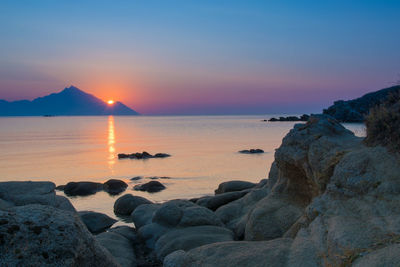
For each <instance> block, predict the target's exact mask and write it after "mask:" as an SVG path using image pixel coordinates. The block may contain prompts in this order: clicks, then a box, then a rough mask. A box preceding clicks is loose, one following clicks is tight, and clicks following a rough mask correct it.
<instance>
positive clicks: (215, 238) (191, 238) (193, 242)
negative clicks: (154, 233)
mask: <svg viewBox="0 0 400 267" xmlns="http://www.w3.org/2000/svg"><path fill="white" fill-rule="evenodd" d="M224 241H233V233H232V231H230V230H228V229H226V228H223V227H217V226H194V227H187V228H183V229H176V230H172V231H170V232H168V233H166V234H165V235H163V236H162V237H160V238H159V239H158V241H157V243H156V245H155V251H156V253H157V257H158V258H159V259H160V260H163V259H164V257H165V256H167V255H168V254H170V253H172V252H174V251H176V250H184V251H188V250H191V249H193V248H196V247H200V246H203V245H206V244H211V243H217V242H224Z"/></svg>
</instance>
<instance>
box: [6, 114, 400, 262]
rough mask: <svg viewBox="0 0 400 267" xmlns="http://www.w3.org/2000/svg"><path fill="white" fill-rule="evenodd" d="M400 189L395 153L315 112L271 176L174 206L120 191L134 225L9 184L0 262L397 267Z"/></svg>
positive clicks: (120, 205) (36, 187)
mask: <svg viewBox="0 0 400 267" xmlns="http://www.w3.org/2000/svg"><path fill="white" fill-rule="evenodd" d="M113 183H115V181H113ZM122 186H123V185H122ZM98 188H99V185H94V189H93V190H98ZM102 188H105V187H104V186H103V187H102ZM106 188H112V186H111V183H109V187H106ZM64 190H65V188H64ZM399 193H400V160H399V157H398V155H397V154H394V153H390V152H388V151H387V149H386V148H384V147H381V146H375V147H367V146H365V145H364V143H363V138H360V137H356V136H354V134H353V133H352V132H350V131H349V130H347V129H345V128H344V127H343V126H342V125H341V124H340V123H339V122H338V121H337V120H335V119H334V118H333V117H330V116H328V115H312V116H311V117H310V118H309V120H308V121H307V122H306V123H299V124H296V125H295V126H294V128H293V129H292V130H291V131H290V132H289V133H288V134H287V135H286V136H285V137H284V139H283V141H282V144H281V146H280V147H279V148H278V149H277V150H276V152H275V161H274V162H273V163H272V166H271V169H270V173H269V177H268V179H264V180H261V181H260V182H259V183H256V184H255V183H250V182H246V181H228V182H225V183H222V184H220V185H219V187H218V188H217V189H216V190H215V195H213V196H205V197H201V198H197V199H189V200H184V199H177V200H171V201H167V202H164V203H153V202H152V201H150V200H147V199H145V198H143V197H138V196H134V195H131V194H125V195H122V196H121V197H119V198H118V199H117V200H116V202H115V205H114V212H115V213H116V214H119V215H123V216H128V217H129V218H130V220H131V221H132V223H131V224H130V226H118V227H112V225H113V223H114V222H115V221H113V219H112V218H109V217H108V218H107V216H106V217H105V216H104V214H96V213H93V212H77V211H76V210H75V209H74V207H73V206H72V205H71V203H70V202H69V200H68V199H67V198H65V197H62V196H58V195H56V193H55V185H54V184H53V183H52V182H2V183H0V251H1V252H2V253H1V255H0V266H167V267H186V266H224V267H225V266H399V265H400V259H399V257H398V255H399V253H400V194H399ZM110 227H111V228H110Z"/></svg>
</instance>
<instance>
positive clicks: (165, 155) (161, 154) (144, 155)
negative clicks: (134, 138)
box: [118, 151, 171, 159]
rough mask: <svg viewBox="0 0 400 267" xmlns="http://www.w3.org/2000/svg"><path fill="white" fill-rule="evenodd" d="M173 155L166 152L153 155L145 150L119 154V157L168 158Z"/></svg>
mask: <svg viewBox="0 0 400 267" xmlns="http://www.w3.org/2000/svg"><path fill="white" fill-rule="evenodd" d="M170 156H171V155H169V154H166V153H157V154H155V155H152V154H150V153H148V152H146V151H143V152H142V153H139V152H136V153H132V154H123V153H121V154H118V159H127V158H129V159H151V158H166V157H170Z"/></svg>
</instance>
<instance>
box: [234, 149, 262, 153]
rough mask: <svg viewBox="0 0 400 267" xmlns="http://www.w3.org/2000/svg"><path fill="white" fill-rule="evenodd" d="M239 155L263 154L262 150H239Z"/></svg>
mask: <svg viewBox="0 0 400 267" xmlns="http://www.w3.org/2000/svg"><path fill="white" fill-rule="evenodd" d="M239 153H242V154H262V153H264V150H262V149H259V148H252V149H246V150H240V151H239Z"/></svg>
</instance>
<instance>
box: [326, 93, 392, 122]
mask: <svg viewBox="0 0 400 267" xmlns="http://www.w3.org/2000/svg"><path fill="white" fill-rule="evenodd" d="M399 92H400V86H399V85H398V86H392V87H389V88H385V89H382V90H379V91H375V92H372V93H368V94H365V95H363V96H362V97H359V98H356V99H352V100H348V101H344V100H338V101H335V102H334V103H333V105H332V106H330V107H329V108H327V109H324V111H323V113H324V114H327V115H330V116H332V117H334V118H335V119H337V120H338V121H341V122H363V121H364V118H365V116H366V115H368V113H369V110H370V109H371V108H372V107H375V106H377V105H379V104H381V103H382V102H383V101H385V100H386V98H387V97H388V95H389V94H392V93H399Z"/></svg>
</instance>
